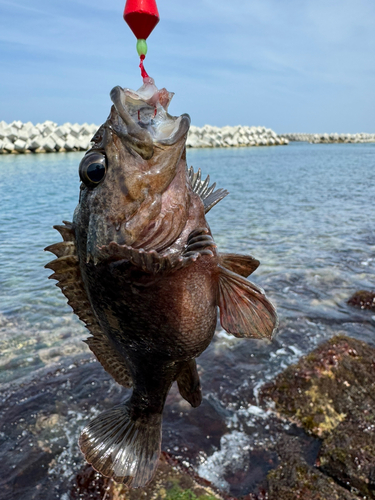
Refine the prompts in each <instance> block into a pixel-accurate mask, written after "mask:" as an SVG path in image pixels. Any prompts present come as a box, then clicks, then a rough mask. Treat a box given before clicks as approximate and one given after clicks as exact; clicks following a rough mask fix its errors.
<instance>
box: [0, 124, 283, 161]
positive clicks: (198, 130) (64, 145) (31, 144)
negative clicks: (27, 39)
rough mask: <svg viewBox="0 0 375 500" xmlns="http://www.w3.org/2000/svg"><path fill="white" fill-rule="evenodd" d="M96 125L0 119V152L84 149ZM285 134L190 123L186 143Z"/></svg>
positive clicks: (255, 142) (267, 139)
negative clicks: (8, 121) (201, 125)
mask: <svg viewBox="0 0 375 500" xmlns="http://www.w3.org/2000/svg"><path fill="white" fill-rule="evenodd" d="M98 128H99V126H98V125H95V124H91V125H89V124H88V123H84V124H83V125H80V124H78V123H74V124H71V123H64V124H63V125H58V124H57V123H55V122H52V121H50V120H47V121H45V122H44V123H37V124H36V125H34V124H33V123H31V122H27V123H22V122H21V121H19V120H18V121H13V122H12V123H9V124H8V123H6V122H5V121H1V122H0V154H9V153H13V154H17V153H52V152H66V151H86V150H87V149H88V148H89V146H90V141H91V138H92V136H93V135H94V133H95V132H96V130H97V129H98ZM288 142H289V140H288V139H287V138H286V137H280V136H278V135H277V134H276V133H275V132H274V131H273V130H271V129H269V128H266V127H248V126H241V125H237V126H235V127H229V126H226V127H222V128H219V127H214V126H211V125H205V126H204V127H195V126H191V127H190V131H189V135H188V139H187V143H186V145H187V147H190V148H223V147H241V146H278V145H285V144H288Z"/></svg>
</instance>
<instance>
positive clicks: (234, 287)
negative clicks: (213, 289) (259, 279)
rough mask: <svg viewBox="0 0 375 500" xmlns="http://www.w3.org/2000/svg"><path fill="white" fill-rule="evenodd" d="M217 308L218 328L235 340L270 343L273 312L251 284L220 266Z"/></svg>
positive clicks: (272, 329)
mask: <svg viewBox="0 0 375 500" xmlns="http://www.w3.org/2000/svg"><path fill="white" fill-rule="evenodd" d="M219 267H220V275H219V308H220V322H221V325H222V327H223V328H224V329H225V330H226V331H227V332H228V333H232V334H233V335H234V336H235V337H247V338H256V339H260V338H268V339H271V338H272V335H273V333H274V330H275V328H276V326H277V315H276V311H275V308H274V307H273V305H272V304H271V302H270V301H269V300H268V299H267V297H266V296H265V295H264V293H263V291H262V290H261V289H260V288H258V287H257V286H255V285H254V284H253V283H250V282H249V281H247V280H245V279H244V278H241V276H239V275H238V274H235V273H233V272H231V271H228V270H227V269H225V268H224V267H222V266H219Z"/></svg>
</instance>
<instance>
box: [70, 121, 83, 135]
mask: <svg viewBox="0 0 375 500" xmlns="http://www.w3.org/2000/svg"><path fill="white" fill-rule="evenodd" d="M80 131H81V125H78V123H75V124H74V125H72V126H71V127H70V135H71V136H73V137H75V138H78V137H79V134H80Z"/></svg>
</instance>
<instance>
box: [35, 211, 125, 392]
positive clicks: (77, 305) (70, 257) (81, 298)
mask: <svg viewBox="0 0 375 500" xmlns="http://www.w3.org/2000/svg"><path fill="white" fill-rule="evenodd" d="M54 227H55V229H57V230H58V231H59V233H60V234H61V235H62V237H63V239H64V241H60V242H59V243H55V244H54V245H49V246H48V247H47V248H45V250H46V251H48V252H51V253H53V254H55V255H56V257H57V259H55V260H53V261H52V262H49V263H48V264H46V265H45V266H44V267H46V268H47V269H52V270H53V271H54V273H53V274H52V275H51V276H49V278H51V279H55V280H57V283H56V286H58V287H59V288H61V291H62V293H63V294H64V295H65V297H66V298H67V299H68V304H69V305H70V307H71V308H72V309H73V311H74V313H75V314H76V315H77V316H78V317H79V319H80V320H81V321H83V322H84V323H85V325H86V327H87V328H88V330H89V331H90V333H91V334H92V335H93V337H90V338H88V339H87V340H86V341H85V342H86V344H87V345H88V346H89V348H90V349H91V351H92V352H93V353H94V354H95V356H96V357H97V358H98V360H99V362H100V363H101V364H102V365H103V368H104V369H105V370H106V371H107V372H108V373H109V374H110V375H111V376H112V377H113V378H114V379H115V381H116V382H117V383H118V384H120V385H122V386H124V387H130V386H131V385H132V379H131V376H130V372H129V369H128V367H127V366H126V364H125V363H124V361H123V359H122V358H121V357H120V356H119V354H118V352H117V351H116V350H115V349H114V347H113V346H112V344H111V342H110V341H109V339H108V338H107V336H106V335H105V334H104V333H103V332H102V329H101V327H100V325H99V323H98V321H97V319H96V316H95V314H94V312H93V310H92V308H91V304H90V302H89V299H88V297H87V293H86V290H85V287H84V284H83V280H82V276H81V271H80V269H79V262H78V257H77V249H76V243H75V235H74V230H73V225H72V224H71V223H70V222H66V221H64V226H54Z"/></svg>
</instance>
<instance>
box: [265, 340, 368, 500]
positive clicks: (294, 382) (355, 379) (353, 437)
mask: <svg viewBox="0 0 375 500" xmlns="http://www.w3.org/2000/svg"><path fill="white" fill-rule="evenodd" d="M261 400H262V404H263V405H267V404H268V405H270V402H272V403H271V404H274V407H275V409H276V411H277V412H278V413H279V414H281V415H284V416H286V417H287V418H288V419H290V420H291V421H292V422H295V423H297V424H299V425H301V426H302V427H303V428H304V429H305V430H306V432H308V433H309V434H311V435H314V436H316V437H319V438H321V439H323V442H322V447H321V450H320V452H319V456H318V459H317V461H316V465H317V466H318V468H319V470H317V469H311V467H310V468H309V467H307V468H306V467H305V466H303V467H302V468H301V466H300V465H298V464H297V463H294V462H295V460H297V459H296V458H295V457H294V462H293V460H290V459H289V460H286V461H284V463H283V464H281V465H280V466H279V467H278V468H277V469H276V470H275V471H273V472H271V473H270V474H269V478H270V483H269V493H270V495H271V496H270V499H271V498H273V497H272V495H276V496H275V497H274V498H279V497H280V498H281V497H283V498H284V497H285V498H288V499H289V498H290V499H292V498H316V499H320V498H322V499H328V498H355V496H353V495H357V494H360V495H363V496H364V497H365V498H375V433H374V431H375V405H374V401H375V349H374V348H373V347H371V346H369V345H368V344H366V343H365V342H361V341H359V340H355V339H352V338H349V337H345V336H337V337H334V338H332V339H331V340H329V341H328V342H325V343H324V344H322V345H321V346H319V347H318V348H317V349H315V350H314V351H313V352H312V353H311V354H309V355H307V356H305V357H303V358H301V360H300V361H299V363H298V364H297V365H293V366H290V367H289V368H287V369H286V370H285V371H284V372H283V373H281V374H280V375H279V376H278V377H276V379H275V380H274V381H273V382H271V383H269V384H267V385H265V386H263V388H262V389H261ZM287 447H288V446H286V448H287ZM297 455H298V454H297ZM298 460H299V458H298ZM283 471H284V472H283ZM282 474H284V476H285V477H284V476H282ZM323 474H325V478H326V481H327V480H328V479H329V481H330V482H332V481H335V483H336V485H338V486H343V487H345V489H346V490H349V491H350V495H351V496H349V497H347V496H343V495H344V494H343V493H342V492H341V493H340V494H341V495H342V496H340V495H339V496H334V495H336V493H335V492H334V491H333V490H332V491H331V490H327V493H326V495H327V496H324V495H323V496H314V495H312V494H311V492H310V490H308V492H305V491H304V488H305V486H304V485H306V484H307V483H309V482H311V481H312V484H313V485H319V484H320V482H321V480H322V475H323ZM283 477H284V480H283V481H281V480H282V479H283ZM278 481H281V484H282V485H283V486H282V488H284V489H281V490H280V487H281V486H280V484H279V483H278ZM288 481H292V482H295V484H296V485H297V486H296V488H297V489H298V490H300V491H303V495H302V494H301V495H302V496H300V497H298V496H285V495H286V492H287V491H288V488H289V486H290V488H292V489H293V488H294V486H292V485H289V486H288ZM306 482H307V483H306ZM327 484H328V483H327ZM321 488H323V486H321ZM330 488H331V487H330ZM315 489H316V488H315V486H313V489H312V491H313V492H314V491H315ZM319 489H320V486H319V487H318V486H317V491H318V490H319ZM322 491H323V490H322ZM284 493H285V494H284ZM314 494H315V493H314ZM277 495H279V497H277ZM329 495H330V496H329Z"/></svg>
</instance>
